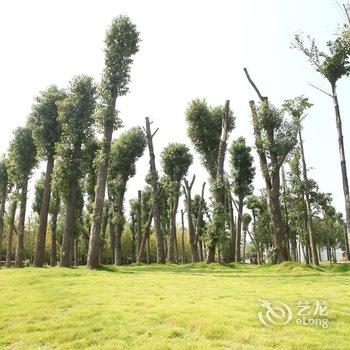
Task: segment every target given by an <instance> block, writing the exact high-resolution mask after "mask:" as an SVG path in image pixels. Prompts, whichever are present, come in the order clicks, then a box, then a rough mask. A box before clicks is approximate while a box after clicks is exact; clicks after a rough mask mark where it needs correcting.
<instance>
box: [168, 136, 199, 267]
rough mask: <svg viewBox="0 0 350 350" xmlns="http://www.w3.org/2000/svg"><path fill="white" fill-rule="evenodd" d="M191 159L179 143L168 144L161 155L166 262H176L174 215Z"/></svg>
mask: <svg viewBox="0 0 350 350" xmlns="http://www.w3.org/2000/svg"><path fill="white" fill-rule="evenodd" d="M192 161H193V157H192V155H191V153H190V150H189V149H188V147H187V146H186V145H184V144H180V143H170V144H169V145H168V146H166V147H165V148H164V149H163V151H162V154H161V163H162V167H163V171H164V174H165V175H166V180H167V181H166V190H167V193H168V201H169V207H170V236H169V246H168V251H167V253H168V254H167V261H168V262H176V258H175V242H176V213H177V208H178V204H179V197H180V188H181V180H182V178H183V177H184V176H186V175H187V172H188V168H189V167H190V165H191V164H192Z"/></svg>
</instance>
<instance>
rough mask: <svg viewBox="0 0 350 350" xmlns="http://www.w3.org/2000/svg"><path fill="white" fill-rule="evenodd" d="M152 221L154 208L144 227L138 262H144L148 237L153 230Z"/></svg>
mask: <svg viewBox="0 0 350 350" xmlns="http://www.w3.org/2000/svg"><path fill="white" fill-rule="evenodd" d="M152 219H153V208H151V209H150V211H149V214H148V219H147V222H146V223H145V224H144V225H143V229H142V240H141V244H140V250H139V252H138V255H137V262H141V261H143V256H144V251H145V246H146V243H147V242H148V236H149V231H150V229H151V223H152Z"/></svg>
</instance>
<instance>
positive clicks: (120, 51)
mask: <svg viewBox="0 0 350 350" xmlns="http://www.w3.org/2000/svg"><path fill="white" fill-rule="evenodd" d="M138 44H139V33H138V32H137V30H136V26H135V25H134V24H133V23H132V22H131V21H130V19H129V18H128V17H127V16H118V17H116V18H114V19H113V21H112V24H111V26H110V27H109V29H108V30H107V33H106V38H105V45H106V47H105V68H104V71H103V74H102V81H101V84H100V86H99V89H98V95H99V102H98V108H97V110H96V119H97V121H98V123H99V124H100V125H101V126H104V125H105V124H106V122H107V121H108V120H112V121H113V123H114V126H115V127H116V128H117V127H119V126H120V120H119V119H118V118H117V115H116V112H115V111H114V104H115V99H116V98H117V97H118V96H123V95H125V94H126V93H127V92H128V83H129V81H130V67H131V64H132V62H133V59H132V56H133V55H135V54H136V53H137V51H138V49H139V46H138Z"/></svg>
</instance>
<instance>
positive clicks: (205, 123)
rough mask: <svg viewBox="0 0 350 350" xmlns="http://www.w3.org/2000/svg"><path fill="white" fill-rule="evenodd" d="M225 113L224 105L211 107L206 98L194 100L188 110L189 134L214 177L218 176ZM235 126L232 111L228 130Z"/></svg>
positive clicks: (204, 163)
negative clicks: (222, 123)
mask: <svg viewBox="0 0 350 350" xmlns="http://www.w3.org/2000/svg"><path fill="white" fill-rule="evenodd" d="M223 113H224V108H223V106H216V107H210V106H208V105H207V102H206V101H205V100H200V99H196V100H193V101H192V102H191V103H190V104H189V106H188V108H187V110H186V121H187V124H188V130H187V133H188V136H189V138H190V139H191V142H192V144H193V146H194V148H195V149H196V151H197V152H198V153H199V154H200V156H201V158H202V162H203V165H204V166H205V168H206V169H207V171H208V172H209V174H210V176H211V177H212V178H214V177H215V176H216V171H217V162H218V154H219V145H220V136H221V118H222V114H223ZM233 128H234V116H233V113H232V112H230V114H229V118H228V127H227V130H228V132H230V131H231V130H232V129H233Z"/></svg>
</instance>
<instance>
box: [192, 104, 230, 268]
mask: <svg viewBox="0 0 350 350" xmlns="http://www.w3.org/2000/svg"><path fill="white" fill-rule="evenodd" d="M186 121H187V124H188V130H187V132H188V136H189V138H190V139H191V142H192V144H193V145H194V148H195V149H196V151H197V152H198V153H199V154H200V156H201V158H202V163H203V165H204V167H205V168H206V170H207V171H208V173H209V177H210V185H211V191H212V193H213V197H214V203H213V205H214V207H215V208H214V210H213V214H214V215H213V220H212V221H211V224H210V226H209V230H208V232H209V241H208V254H207V262H213V261H214V258H215V248H216V244H217V243H218V242H219V239H220V236H221V235H223V234H224V231H225V219H224V220H223V217H224V216H226V214H225V208H224V193H225V182H224V159H225V153H226V141H227V136H228V135H229V133H230V132H231V131H232V129H233V127H234V117H233V113H232V112H231V111H230V109H229V101H226V103H225V107H223V106H217V107H210V106H208V105H207V103H206V101H205V100H200V99H196V100H193V101H192V102H191V103H190V104H189V106H188V108H187V110H186Z"/></svg>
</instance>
